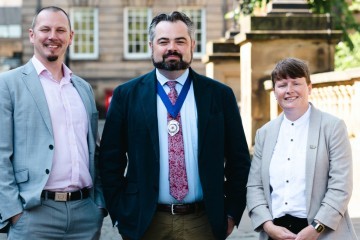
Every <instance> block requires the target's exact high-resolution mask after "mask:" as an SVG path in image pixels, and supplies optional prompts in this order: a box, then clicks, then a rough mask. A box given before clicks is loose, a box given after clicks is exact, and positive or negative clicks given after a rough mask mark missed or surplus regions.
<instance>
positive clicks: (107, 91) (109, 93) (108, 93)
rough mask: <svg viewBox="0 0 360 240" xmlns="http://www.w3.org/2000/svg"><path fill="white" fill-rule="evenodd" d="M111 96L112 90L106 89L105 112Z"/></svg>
mask: <svg viewBox="0 0 360 240" xmlns="http://www.w3.org/2000/svg"><path fill="white" fill-rule="evenodd" d="M112 96H113V90H112V89H106V90H105V109H106V111H107V110H108V109H109V106H110V102H111V98H112Z"/></svg>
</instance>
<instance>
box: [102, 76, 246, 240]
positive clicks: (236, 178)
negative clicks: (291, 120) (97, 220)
mask: <svg viewBox="0 0 360 240" xmlns="http://www.w3.org/2000/svg"><path fill="white" fill-rule="evenodd" d="M190 77H191V78H192V80H193V87H194V94H195V101H196V106H197V111H198V136H199V137H198V141H199V142H198V146H199V148H198V149H199V150H198V164H199V175H200V181H201V185H202V188H203V193H204V202H205V208H206V213H207V215H208V218H209V222H210V224H211V227H212V230H213V232H214V235H215V236H216V237H217V239H225V237H226V230H227V215H231V216H232V217H233V218H234V220H235V222H236V224H238V223H239V222H240V219H241V216H242V213H243V211H244V209H245V205H246V183H247V177H248V173H249V168H250V157H249V150H248V145H247V142H246V139H245V134H244V131H243V127H242V122H241V117H240V114H239V109H238V106H237V102H236V99H235V96H234V94H233V91H232V90H231V88H230V87H228V86H226V85H224V84H222V83H220V82H218V81H215V80H212V79H210V78H207V77H205V76H202V75H199V74H197V73H196V72H194V71H193V70H192V69H190ZM156 81H157V80H156V74H155V70H154V71H152V72H150V73H148V74H146V75H143V76H140V77H138V78H136V79H133V80H131V81H129V82H127V83H125V84H123V85H120V86H118V87H117V88H116V89H115V90H114V95H113V97H112V100H111V104H110V108H109V111H108V113H107V117H106V122H105V126H104V131H103V135H102V140H101V145H100V169H101V170H100V172H101V178H102V183H103V190H104V196H105V201H106V205H107V208H108V211H109V213H110V216H111V218H112V221H113V223H115V222H117V223H118V228H119V232H120V233H121V234H123V235H125V236H127V237H130V238H131V239H139V238H141V237H142V236H143V234H144V232H145V231H146V229H147V228H148V226H149V224H150V222H151V220H152V218H153V215H154V214H155V211H156V207H157V203H158V195H159V168H160V165H159V158H160V157H159V136H158V120H157V109H156V108H157V107H156V106H157V104H156V94H157V93H156ZM126 168H127V169H126ZM125 169H126V174H125V175H124V173H125ZM224 176H225V180H224Z"/></svg>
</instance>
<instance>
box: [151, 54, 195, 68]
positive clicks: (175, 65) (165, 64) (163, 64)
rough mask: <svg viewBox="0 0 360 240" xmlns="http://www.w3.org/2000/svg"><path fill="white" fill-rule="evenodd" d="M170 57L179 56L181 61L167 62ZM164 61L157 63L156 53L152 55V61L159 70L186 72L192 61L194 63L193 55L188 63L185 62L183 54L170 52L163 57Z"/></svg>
mask: <svg viewBox="0 0 360 240" xmlns="http://www.w3.org/2000/svg"><path fill="white" fill-rule="evenodd" d="M169 56H178V57H180V60H171V61H168V62H166V61H165V59H166V58H167V57H169ZM162 58H163V60H162V61H160V62H156V61H155V59H154V53H153V54H152V55H151V60H152V62H153V65H154V67H155V68H157V69H161V70H166V71H177V70H185V69H188V68H189V67H190V64H191V61H192V53H191V59H190V61H189V62H186V61H184V60H183V56H182V54H181V53H178V52H174V51H169V52H168V53H167V54H165V55H163V57H162Z"/></svg>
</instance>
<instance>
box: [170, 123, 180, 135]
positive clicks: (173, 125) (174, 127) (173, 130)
mask: <svg viewBox="0 0 360 240" xmlns="http://www.w3.org/2000/svg"><path fill="white" fill-rule="evenodd" d="M167 128H168V133H169V134H170V136H174V135H175V134H177V132H178V131H179V129H180V124H179V122H178V121H176V120H170V121H169V122H168V126H167Z"/></svg>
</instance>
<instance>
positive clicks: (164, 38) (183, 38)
mask: <svg viewBox="0 0 360 240" xmlns="http://www.w3.org/2000/svg"><path fill="white" fill-rule="evenodd" d="M161 40H170V38H166V37H162V38H159V39H158V40H157V41H161ZM175 40H186V41H187V39H186V37H178V38H175Z"/></svg>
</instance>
